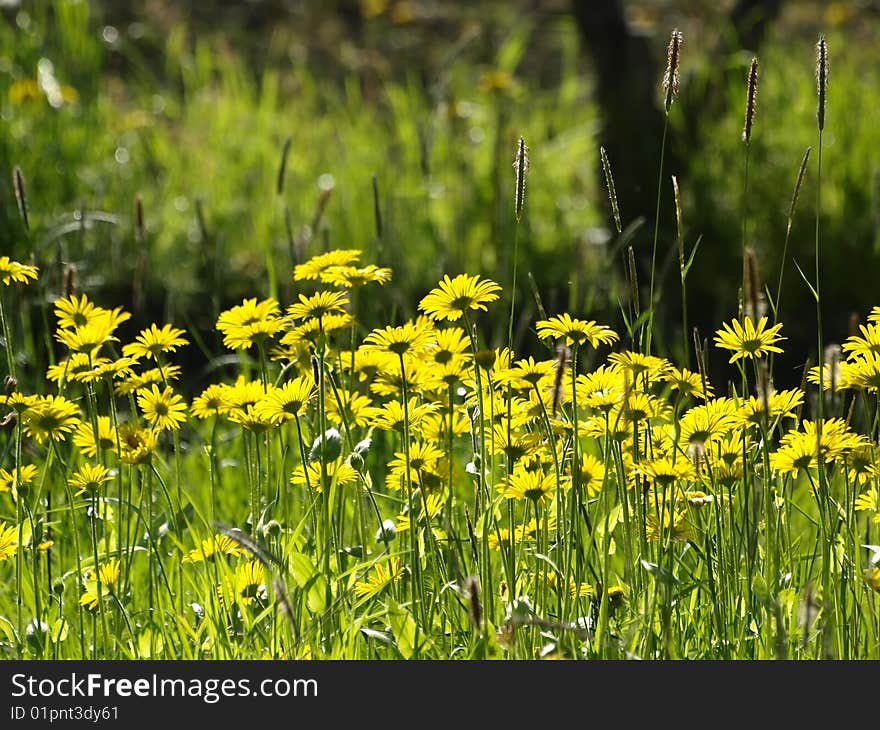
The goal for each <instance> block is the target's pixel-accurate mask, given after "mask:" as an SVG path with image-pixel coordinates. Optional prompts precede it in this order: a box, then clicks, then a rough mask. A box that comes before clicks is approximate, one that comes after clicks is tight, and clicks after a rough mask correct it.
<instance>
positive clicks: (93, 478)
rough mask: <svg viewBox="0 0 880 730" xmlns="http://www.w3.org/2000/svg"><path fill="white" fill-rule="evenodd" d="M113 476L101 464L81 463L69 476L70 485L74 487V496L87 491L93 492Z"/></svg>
mask: <svg viewBox="0 0 880 730" xmlns="http://www.w3.org/2000/svg"><path fill="white" fill-rule="evenodd" d="M112 478H113V472H112V471H110V469H108V468H107V467H106V466H102V465H101V464H83V466H81V467H80V468H79V471H77V472H76V474H74V475H73V476H72V477H71V478H70V486H71V487H76V488H77V492H76V496H79V495H80V494H83V493H84V492H89V493H90V494H95V493H97V492H98V490H99V489H100V488H101V485H102V484H104V483H105V482H109V481H110V480H111V479H112Z"/></svg>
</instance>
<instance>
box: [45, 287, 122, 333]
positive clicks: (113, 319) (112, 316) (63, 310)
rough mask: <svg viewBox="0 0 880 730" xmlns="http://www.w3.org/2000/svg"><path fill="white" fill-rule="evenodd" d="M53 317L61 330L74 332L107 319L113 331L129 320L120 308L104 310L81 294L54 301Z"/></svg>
mask: <svg viewBox="0 0 880 730" xmlns="http://www.w3.org/2000/svg"><path fill="white" fill-rule="evenodd" d="M55 317H56V319H57V320H58V326H59V327H60V328H62V329H70V330H75V329H76V328H77V327H85V326H86V325H88V324H92V323H93V322H95V321H96V320H99V319H105V318H106V319H107V320H108V322H109V324H110V329H111V331H112V330H115V329H116V328H117V327H118V326H119V325H120V324H122V323H123V322H125V321H126V320H128V319H130V318H131V315H130V314H129V313H128V312H125V311H123V309H122V307H116V309H113V310H110V309H104V308H103V307H99V306H97V305H95V304H94V303H93V302H90V301H89V298H88V296H86V295H85V294H83V295H82V296H79V297H77V296H76V294H71V295H70V296H69V297H62V298H61V299H56V300H55Z"/></svg>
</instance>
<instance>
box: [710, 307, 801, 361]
mask: <svg viewBox="0 0 880 730" xmlns="http://www.w3.org/2000/svg"><path fill="white" fill-rule="evenodd" d="M781 329H782V323H781V322H780V323H779V324H774V325H773V326H772V327H770V328H767V317H761V318H760V319H759V320H758V324H757V326H756V325H755V323H754V322H752V318H751V317H749V316H746V317H745V318H744V319H743V322H742V324H740V322H739V320H736V319H735V320H733V326H732V327H731V325H730V324H729V323H727V322H725V323H724V324H723V325H722V329H720V330H718V331H717V332H716V334H715V346H716V347H720V348H723V349H725V350H732V351H733V355H731V356H730V360H729V362H736V361H737V360H739V359H741V358H746V357H749V358H761V357H763V356H764V355H766V354H767V353H770V352H782V348H780V347H777V346H776V343H777V342H780V341H781V340H784V339H786V338H785V337H780V336H779V334H778V333H779V330H781Z"/></svg>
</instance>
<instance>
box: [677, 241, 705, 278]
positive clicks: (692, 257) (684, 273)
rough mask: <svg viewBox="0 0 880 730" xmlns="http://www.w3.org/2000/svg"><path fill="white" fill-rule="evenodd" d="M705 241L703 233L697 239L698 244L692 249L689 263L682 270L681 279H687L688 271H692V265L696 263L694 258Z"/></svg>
mask: <svg viewBox="0 0 880 730" xmlns="http://www.w3.org/2000/svg"><path fill="white" fill-rule="evenodd" d="M702 240H703V234H702V233H701V234H700V235H699V237H698V238H697V242H696V243H695V244H694V247H693V248H692V249H691V254H690V256H688V260H687V263H686V264H685V265H684V268H683V269H682V270H681V278H682V279H687V275H688V271H690V270H691V265H692V264H693V263H694V256H696V255H697V249H698V248H699V247H700V241H702Z"/></svg>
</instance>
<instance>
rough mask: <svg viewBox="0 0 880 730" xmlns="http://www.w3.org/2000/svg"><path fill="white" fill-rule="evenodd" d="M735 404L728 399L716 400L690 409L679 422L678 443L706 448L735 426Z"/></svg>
mask: <svg viewBox="0 0 880 730" xmlns="http://www.w3.org/2000/svg"><path fill="white" fill-rule="evenodd" d="M735 412H736V404H735V403H734V402H733V401H732V400H730V399H729V398H716V399H715V400H711V401H709V402H708V403H706V404H704V405H698V406H694V407H693V408H691V409H690V410H689V411H688V412H687V413H685V414H684V416H682V417H681V420H680V422H679V423H680V432H679V442H680V443H682V444H684V445H686V446H700V447H706V446H708V445H710V444H712V443H714V442H715V441H718V440H719V439H721V438H722V437H723V436H724V434H726V433H727V432H728V431H730V430H732V429H733V428H735V427H736V425H737V419H736V417H735Z"/></svg>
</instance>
